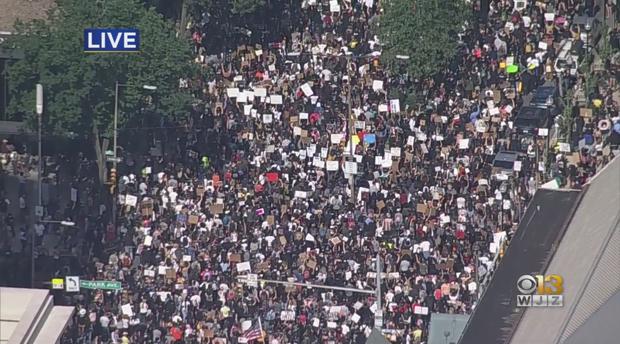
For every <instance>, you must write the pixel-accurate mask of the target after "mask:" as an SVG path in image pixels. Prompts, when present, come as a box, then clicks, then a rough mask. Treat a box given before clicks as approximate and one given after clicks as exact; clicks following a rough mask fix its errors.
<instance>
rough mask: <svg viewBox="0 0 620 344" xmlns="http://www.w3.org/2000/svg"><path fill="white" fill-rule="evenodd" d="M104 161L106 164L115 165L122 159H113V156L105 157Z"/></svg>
mask: <svg viewBox="0 0 620 344" xmlns="http://www.w3.org/2000/svg"><path fill="white" fill-rule="evenodd" d="M106 161H107V162H116V163H119V162H121V161H123V159H122V158H115V157H113V156H109V157H107V158H106Z"/></svg>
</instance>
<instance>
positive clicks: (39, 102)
mask: <svg viewBox="0 0 620 344" xmlns="http://www.w3.org/2000/svg"><path fill="white" fill-rule="evenodd" d="M36 111H37V123H38V133H37V136H38V146H39V147H38V154H39V161H38V164H37V209H36V211H35V213H36V214H35V216H37V218H38V220H39V221H41V217H42V216H43V211H42V210H43V201H42V197H41V191H42V190H41V174H43V156H42V154H41V131H42V123H43V85H41V84H37V99H36ZM30 240H31V241H32V242H31V245H30V287H31V288H34V280H35V270H36V264H35V249H34V247H35V241H36V235H35V230H34V227H32V228H30Z"/></svg>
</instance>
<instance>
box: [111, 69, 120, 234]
mask: <svg viewBox="0 0 620 344" xmlns="http://www.w3.org/2000/svg"><path fill="white" fill-rule="evenodd" d="M118 88H119V83H118V81H117V82H116V84H115V87H114V143H113V148H112V149H113V150H114V161H112V170H113V173H114V174H116V165H117V161H118V152H117V150H118ZM114 183H115V184H114V185H111V191H112V192H111V194H112V225H113V226H114V231H115V232H116V231H117V230H118V229H117V228H116V201H117V199H116V198H117V197H116V180H115V181H114Z"/></svg>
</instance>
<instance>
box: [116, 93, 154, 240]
mask: <svg viewBox="0 0 620 344" xmlns="http://www.w3.org/2000/svg"><path fill="white" fill-rule="evenodd" d="M128 86H129V87H137V86H135V85H131V84H121V83H119V82H118V81H116V83H115V87H114V142H113V147H112V149H114V155H113V156H114V160H113V161H112V173H111V176H112V178H111V179H112V182H113V184H112V185H110V190H111V192H110V193H111V194H112V225H113V226H114V230H115V231H116V230H117V227H116V212H117V209H116V208H117V205H116V202H117V201H118V197H117V188H116V172H117V170H116V166H117V164H118V160H119V159H118V92H119V89H120V88H121V87H128ZM142 88H143V89H145V90H149V91H155V90H157V86H151V85H142Z"/></svg>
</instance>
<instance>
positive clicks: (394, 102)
mask: <svg viewBox="0 0 620 344" xmlns="http://www.w3.org/2000/svg"><path fill="white" fill-rule="evenodd" d="M399 112H400V100H398V99H390V113H399Z"/></svg>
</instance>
